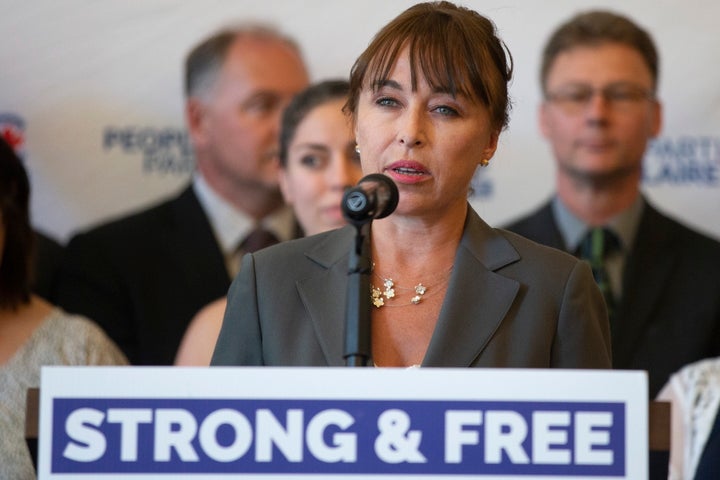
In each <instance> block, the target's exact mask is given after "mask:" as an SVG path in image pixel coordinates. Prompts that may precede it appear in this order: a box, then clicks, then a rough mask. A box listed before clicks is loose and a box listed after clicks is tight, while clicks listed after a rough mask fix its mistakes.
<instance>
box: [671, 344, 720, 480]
mask: <svg viewBox="0 0 720 480" xmlns="http://www.w3.org/2000/svg"><path fill="white" fill-rule="evenodd" d="M657 398H658V400H664V401H670V402H671V403H672V423H671V425H672V427H671V440H670V441H671V447H670V470H669V476H668V478H669V480H688V479H691V478H694V476H695V470H696V469H697V465H698V462H699V461H700V457H701V455H702V453H703V448H704V447H705V443H706V442H707V440H708V437H709V435H710V431H711V430H712V427H713V423H714V421H715V416H716V415H717V414H718V407H720V358H712V359H707V360H701V361H699V362H696V363H692V364H690V365H688V366H686V367H684V368H683V369H681V370H680V371H678V372H677V373H675V374H674V375H673V376H672V377H670V380H669V381H668V383H667V384H665V387H663V389H662V390H661V391H660V393H659V394H658V397H657Z"/></svg>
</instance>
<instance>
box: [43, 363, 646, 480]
mask: <svg viewBox="0 0 720 480" xmlns="http://www.w3.org/2000/svg"><path fill="white" fill-rule="evenodd" d="M647 431H648V427H647V381H646V378H645V374H644V373H642V372H615V371H612V372H609V371H579V370H572V371H570V370H509V369H505V370H479V369H462V370H460V369H412V370H404V369H372V368H368V369H335V368H324V369H311V368H294V369H284V368H283V369H278V368H264V369H263V368H173V367H166V368H137V367H136V368H132V367H125V368H120V367H48V368H43V373H42V386H41V416H40V439H39V440H40V451H39V454H40V461H39V466H38V470H39V474H40V476H39V478H41V479H43V478H48V479H61V478H71V477H72V478H78V475H81V478H93V479H105V478H107V479H117V478H121V477H122V478H124V476H126V475H128V474H132V478H133V479H155V478H168V477H167V475H169V474H172V475H173V476H174V477H177V476H178V475H180V476H185V477H186V478H243V479H245V478H247V479H266V480H267V479H281V478H282V479H288V478H290V479H292V478H297V479H309V478H313V479H317V478H327V479H342V478H355V479H359V478H371V479H391V478H392V479H395V478H405V479H410V478H413V479H417V478H418V476H419V475H422V478H423V479H460V478H462V479H469V478H478V479H541V478H542V479H549V478H555V479H557V478H562V479H581V478H582V479H633V480H636V479H643V478H647V450H648V440H647Z"/></svg>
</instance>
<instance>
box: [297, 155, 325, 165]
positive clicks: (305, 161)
mask: <svg viewBox="0 0 720 480" xmlns="http://www.w3.org/2000/svg"><path fill="white" fill-rule="evenodd" d="M300 164H301V165H303V166H305V167H310V168H320V166H321V165H322V160H321V159H320V158H319V157H318V156H317V155H303V156H302V157H301V158H300Z"/></svg>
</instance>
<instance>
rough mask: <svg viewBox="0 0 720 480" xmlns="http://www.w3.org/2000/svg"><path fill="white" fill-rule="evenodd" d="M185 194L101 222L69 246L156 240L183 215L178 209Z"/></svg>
mask: <svg viewBox="0 0 720 480" xmlns="http://www.w3.org/2000/svg"><path fill="white" fill-rule="evenodd" d="M184 195H185V193H182V194H180V195H179V196H172V197H170V198H163V199H161V200H158V201H156V202H155V203H153V204H152V205H150V206H147V207H143V208H140V209H138V210H135V211H133V212H130V213H126V214H122V215H120V216H117V217H115V218H113V219H110V220H107V221H105V222H103V223H99V224H97V225H95V226H93V227H90V228H89V229H87V230H84V231H82V232H80V233H77V234H76V235H74V236H73V237H72V239H71V240H70V245H69V246H72V245H73V244H75V243H77V242H83V243H84V242H102V243H105V242H110V243H123V242H129V241H132V240H133V239H143V240H145V241H147V240H148V239H150V241H152V238H153V236H156V235H161V234H162V232H164V231H168V230H170V229H171V228H172V226H173V225H174V224H175V223H176V219H177V218H178V217H179V216H181V215H178V213H177V212H179V211H180V210H181V209H182V208H183V206H182V202H183V200H182V197H183V196H184Z"/></svg>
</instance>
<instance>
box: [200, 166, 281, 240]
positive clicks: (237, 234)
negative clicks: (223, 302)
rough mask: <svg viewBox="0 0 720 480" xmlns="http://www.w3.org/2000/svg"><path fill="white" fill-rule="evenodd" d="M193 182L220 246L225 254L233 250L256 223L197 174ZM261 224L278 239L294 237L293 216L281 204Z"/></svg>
mask: <svg viewBox="0 0 720 480" xmlns="http://www.w3.org/2000/svg"><path fill="white" fill-rule="evenodd" d="M192 182H193V189H194V190H195V194H196V195H197V197H198V200H199V202H200V205H201V206H202V208H203V210H204V211H205V214H206V215H207V217H208V220H209V221H210V226H211V227H212V230H213V233H214V234H215V239H216V240H217V242H218V244H219V245H220V248H221V249H222V251H223V252H224V253H226V254H228V253H231V252H234V251H235V250H236V249H237V246H238V245H239V244H240V242H241V241H242V239H244V238H245V237H246V236H247V235H248V233H250V232H251V231H252V230H253V229H254V228H255V227H256V222H255V221H254V220H253V218H252V217H251V216H250V215H248V214H246V213H245V212H242V211H240V210H238V209H237V208H235V207H234V206H233V205H232V204H230V202H228V201H226V200H225V199H224V198H222V197H221V196H220V195H218V194H217V192H215V191H214V190H213V189H212V187H210V185H208V183H207V181H206V180H205V179H204V178H203V176H202V175H200V174H199V173H197V172H196V173H195V174H194V175H193V180H192ZM260 225H262V226H263V227H264V228H266V229H267V230H269V231H271V232H272V233H274V234H275V236H276V237H278V239H280V240H281V241H284V240H290V239H291V238H293V237H294V233H295V218H294V216H293V212H292V209H291V208H290V207H288V206H283V207H282V208H279V209H277V210H276V211H274V212H273V213H271V214H270V215H268V216H266V217H265V218H263V219H262V220H261V221H260Z"/></svg>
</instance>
